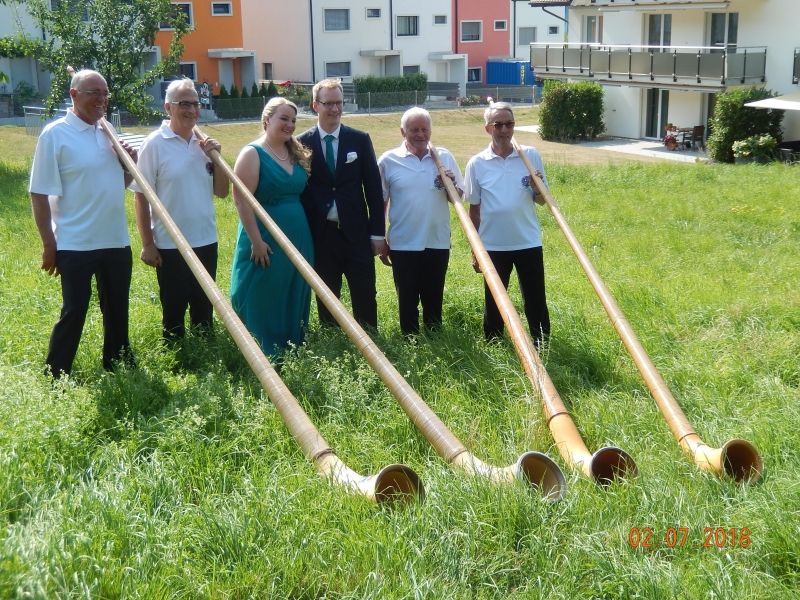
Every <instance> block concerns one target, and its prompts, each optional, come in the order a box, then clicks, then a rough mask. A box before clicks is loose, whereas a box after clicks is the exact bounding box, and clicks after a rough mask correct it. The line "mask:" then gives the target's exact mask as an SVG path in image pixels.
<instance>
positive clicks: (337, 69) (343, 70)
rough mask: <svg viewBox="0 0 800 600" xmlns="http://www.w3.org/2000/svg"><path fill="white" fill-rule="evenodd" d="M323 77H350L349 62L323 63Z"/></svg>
mask: <svg viewBox="0 0 800 600" xmlns="http://www.w3.org/2000/svg"><path fill="white" fill-rule="evenodd" d="M325 77H350V63H349V62H344V61H342V62H329V63H325Z"/></svg>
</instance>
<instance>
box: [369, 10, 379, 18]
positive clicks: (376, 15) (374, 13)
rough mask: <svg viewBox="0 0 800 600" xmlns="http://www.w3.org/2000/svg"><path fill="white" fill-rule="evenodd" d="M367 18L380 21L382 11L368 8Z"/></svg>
mask: <svg viewBox="0 0 800 600" xmlns="http://www.w3.org/2000/svg"><path fill="white" fill-rule="evenodd" d="M367 18H368V19H380V18H381V9H380V8H368V9H367Z"/></svg>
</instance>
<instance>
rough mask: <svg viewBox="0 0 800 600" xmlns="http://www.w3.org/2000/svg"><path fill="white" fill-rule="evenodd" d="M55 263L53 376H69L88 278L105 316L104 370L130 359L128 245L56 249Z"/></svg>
mask: <svg viewBox="0 0 800 600" xmlns="http://www.w3.org/2000/svg"><path fill="white" fill-rule="evenodd" d="M56 265H57V266H58V270H59V273H60V274H61V299H62V304H61V316H60V318H59V319H58V322H57V323H56V325H55V327H54V328H53V333H52V334H51V335H50V346H49V348H48V351H47V359H46V361H45V362H46V363H47V365H48V366H49V367H50V371H51V373H52V375H53V377H59V376H61V375H63V374H69V373H70V372H71V371H72V363H73V361H74V360H75V355H76V354H77V352H78V344H79V343H80V341H81V334H82V333H83V324H84V323H85V321H86V313H87V311H88V310H89V300H90V299H91V297H92V277H94V278H95V280H96V281H97V295H98V299H99V301H100V310H101V312H102V313H103V368H104V369H106V370H110V369H111V368H112V367H113V361H114V360H117V359H130V357H131V353H130V342H129V340H128V295H129V293H130V288H131V271H132V269H133V259H132V257H131V249H130V246H128V247H125V248H106V249H102V250H86V251H76V250H59V251H58V252H57V253H56Z"/></svg>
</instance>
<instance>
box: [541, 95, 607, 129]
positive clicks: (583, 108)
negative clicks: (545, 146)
mask: <svg viewBox="0 0 800 600" xmlns="http://www.w3.org/2000/svg"><path fill="white" fill-rule="evenodd" d="M605 130H606V126H605V123H603V88H602V87H601V86H600V85H599V84H597V83H593V82H586V81H582V82H579V83H566V82H560V81H559V82H555V83H549V82H547V81H546V82H545V87H544V99H543V100H542V107H541V110H540V112H539V135H541V136H542V139H544V140H558V141H571V140H577V139H594V138H595V137H597V136H598V135H600V134H601V133H603V132H604V131H605Z"/></svg>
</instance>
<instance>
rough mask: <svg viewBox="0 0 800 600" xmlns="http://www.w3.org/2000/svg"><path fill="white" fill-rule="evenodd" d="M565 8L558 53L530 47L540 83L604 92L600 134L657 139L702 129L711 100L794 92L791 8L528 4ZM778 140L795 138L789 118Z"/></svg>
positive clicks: (715, 3) (549, 47)
mask: <svg viewBox="0 0 800 600" xmlns="http://www.w3.org/2000/svg"><path fill="white" fill-rule="evenodd" d="M530 4H531V6H540V7H541V6H545V7H550V8H554V7H562V8H563V7H568V8H569V17H568V20H569V26H568V38H567V42H566V43H549V42H548V43H536V44H533V45H532V46H531V60H532V63H533V67H534V69H535V70H536V72H537V74H538V75H540V76H541V77H544V78H553V79H569V80H574V81H578V80H590V81H596V82H598V83H600V84H601V85H603V87H604V88H605V107H606V108H605V121H606V125H607V130H608V133H609V134H611V135H618V136H622V137H631V138H642V137H644V138H659V137H661V135H662V134H663V130H664V125H665V124H666V123H668V122H669V123H673V124H675V125H678V126H686V127H688V126H694V125H704V126H706V131H707V130H708V128H707V125H708V121H709V118H710V117H711V116H712V115H713V112H714V103H715V99H716V95H717V94H719V93H721V92H724V91H726V90H729V89H733V88H736V87H740V86H754V85H755V86H762V85H763V86H765V87H766V88H768V89H771V90H773V91H774V92H777V93H784V92H788V91H792V90H796V89H797V84H798V49H797V48H798V46H800V35H798V33H797V23H798V22H800V2H797V1H796V0H571V1H568V0H561V1H557V0H530ZM784 130H785V137H787V138H788V139H797V138H800V114H798V113H797V111H792V112H787V114H786V117H785V119H784Z"/></svg>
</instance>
